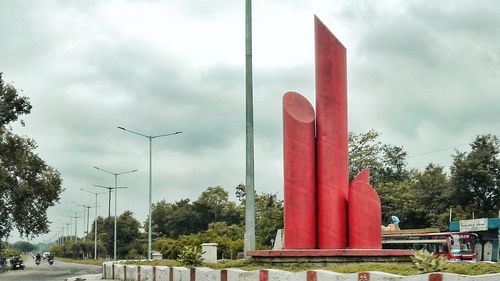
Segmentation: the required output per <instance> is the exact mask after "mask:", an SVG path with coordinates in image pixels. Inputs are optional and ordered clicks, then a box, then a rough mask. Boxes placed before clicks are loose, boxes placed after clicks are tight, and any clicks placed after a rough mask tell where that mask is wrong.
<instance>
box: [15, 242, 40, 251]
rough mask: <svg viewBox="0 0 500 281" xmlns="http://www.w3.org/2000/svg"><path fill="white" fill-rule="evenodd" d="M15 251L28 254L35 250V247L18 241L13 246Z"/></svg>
mask: <svg viewBox="0 0 500 281" xmlns="http://www.w3.org/2000/svg"><path fill="white" fill-rule="evenodd" d="M12 247H13V248H14V249H17V250H19V251H21V252H24V253H27V252H31V251H34V250H35V245H33V244H31V243H30V242H26V241H17V242H16V243H14V244H13V245H12Z"/></svg>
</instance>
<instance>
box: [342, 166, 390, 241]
mask: <svg viewBox="0 0 500 281" xmlns="http://www.w3.org/2000/svg"><path fill="white" fill-rule="evenodd" d="M348 206H349V208H348V210H349V211H348V214H349V215H348V221H349V223H348V225H349V248H351V249H382V228H381V225H382V216H381V213H382V208H381V205H380V199H379V197H378V194H377V192H376V191H375V189H374V188H373V187H372V186H371V185H370V172H369V170H368V169H364V170H363V171H361V173H359V175H357V176H356V177H355V178H354V179H353V180H352V182H351V184H350V187H349V203H348Z"/></svg>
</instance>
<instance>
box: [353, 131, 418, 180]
mask: <svg viewBox="0 0 500 281" xmlns="http://www.w3.org/2000/svg"><path fill="white" fill-rule="evenodd" d="M379 136H380V133H379V132H377V131H375V130H370V131H368V132H366V133H364V134H355V133H353V132H349V139H348V142H349V145H348V149H349V179H350V180H352V179H353V178H354V177H355V176H356V175H357V174H358V173H359V172H361V171H362V170H363V169H365V168H370V172H371V182H372V184H374V185H378V184H381V183H387V182H397V181H402V180H405V179H406V176H407V172H408V171H407V170H406V155H407V153H406V151H404V150H403V148H402V147H398V146H392V145H388V144H382V143H381V142H380V141H379V140H378V137H379Z"/></svg>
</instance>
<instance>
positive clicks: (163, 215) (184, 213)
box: [145, 186, 243, 238]
mask: <svg viewBox="0 0 500 281" xmlns="http://www.w3.org/2000/svg"><path fill="white" fill-rule="evenodd" d="M151 217H152V228H153V233H154V234H155V235H156V236H160V237H162V236H166V237H170V238H178V237H180V236H182V235H189V234H192V233H197V232H201V231H204V230H206V229H207V228H208V225H209V224H210V223H213V222H225V223H227V224H229V225H231V224H240V223H241V222H242V217H243V211H242V209H241V207H240V206H237V205H236V204H235V203H234V202H231V201H229V200H228V193H227V191H225V190H224V189H223V188H222V187H220V186H215V187H209V188H207V190H205V191H204V192H203V193H202V194H201V195H200V197H199V198H198V199H197V200H196V201H194V202H192V203H191V202H190V200H189V199H182V200H180V201H177V202H175V203H167V202H166V201H165V200H162V201H160V202H158V203H156V204H153V211H152V215H151ZM145 225H146V226H147V222H146V224H145Z"/></svg>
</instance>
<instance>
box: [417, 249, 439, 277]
mask: <svg viewBox="0 0 500 281" xmlns="http://www.w3.org/2000/svg"><path fill="white" fill-rule="evenodd" d="M411 260H412V262H413V264H414V265H415V267H416V268H417V269H418V271H419V272H420V273H428V272H439V271H444V270H445V269H446V267H447V265H448V258H447V257H445V256H440V257H437V256H435V255H433V254H432V253H431V252H428V251H426V250H420V251H417V252H415V254H414V255H413V257H411Z"/></svg>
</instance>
